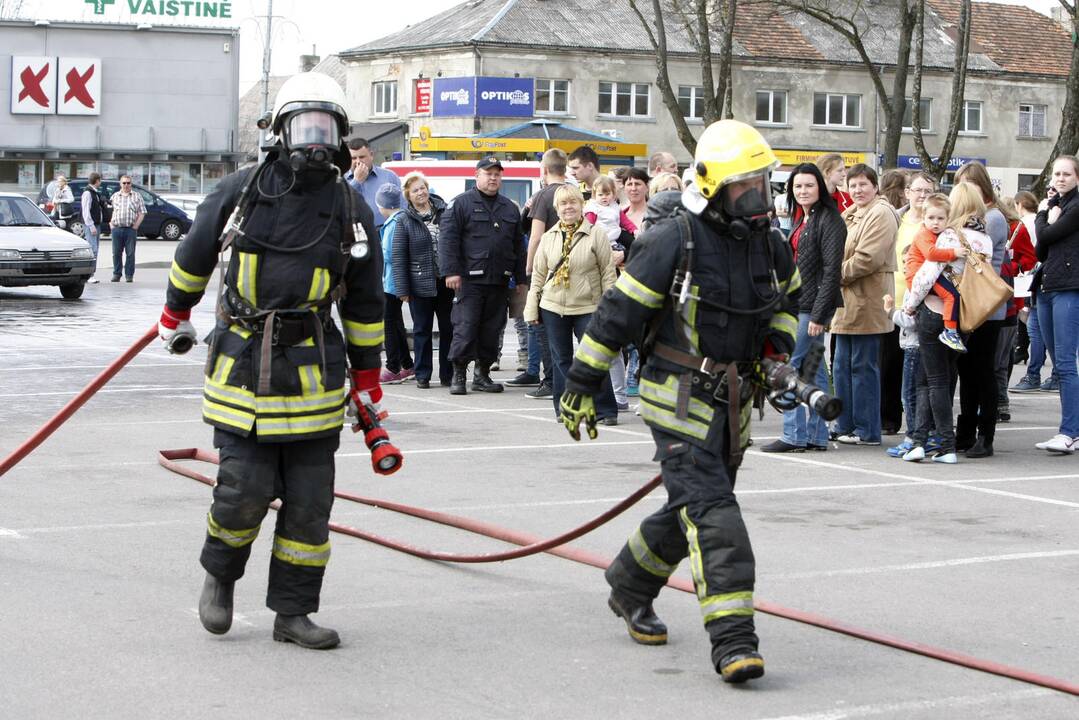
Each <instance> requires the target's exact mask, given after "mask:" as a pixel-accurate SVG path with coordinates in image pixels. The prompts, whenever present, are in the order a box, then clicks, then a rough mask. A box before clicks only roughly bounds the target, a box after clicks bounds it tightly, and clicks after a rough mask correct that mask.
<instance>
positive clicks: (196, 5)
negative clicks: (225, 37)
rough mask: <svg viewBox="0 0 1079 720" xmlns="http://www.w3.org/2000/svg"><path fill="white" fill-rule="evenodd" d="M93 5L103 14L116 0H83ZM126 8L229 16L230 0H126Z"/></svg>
mask: <svg viewBox="0 0 1079 720" xmlns="http://www.w3.org/2000/svg"><path fill="white" fill-rule="evenodd" d="M83 2H84V3H85V4H87V5H93V6H94V14H95V15H104V14H105V13H106V11H107V10H108V8H109V6H110V5H115V4H116V0H83ZM126 4H127V9H128V11H130V13H131V15H133V16H135V15H137V16H143V17H145V16H160V17H182V18H226V19H227V18H231V17H232V3H231V2H205V1H204V0H126Z"/></svg>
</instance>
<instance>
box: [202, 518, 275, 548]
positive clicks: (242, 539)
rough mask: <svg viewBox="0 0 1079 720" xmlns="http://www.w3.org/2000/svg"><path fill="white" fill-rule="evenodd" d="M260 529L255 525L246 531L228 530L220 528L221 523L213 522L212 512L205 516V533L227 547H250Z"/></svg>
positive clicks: (259, 526)
mask: <svg viewBox="0 0 1079 720" xmlns="http://www.w3.org/2000/svg"><path fill="white" fill-rule="evenodd" d="M261 527H262V526H261V525H256V526H255V527H253V528H248V529H246V530H230V529H229V528H226V527H222V525H221V523H219V522H217V521H216V520H214V515H213V513H212V512H210V513H207V514H206V532H208V533H210V535H211V537H215V538H217V539H218V540H220V541H221V542H223V543H225V544H226V545H228V546H229V547H234V548H241V547H243V546H244V545H250V544H251V543H253V542H255V538H257V537H258V536H259V529H260V528H261Z"/></svg>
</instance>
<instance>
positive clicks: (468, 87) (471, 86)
mask: <svg viewBox="0 0 1079 720" xmlns="http://www.w3.org/2000/svg"><path fill="white" fill-rule="evenodd" d="M433 108H434V113H433V114H434V115H436V116H438V117H461V116H468V117H471V116H473V115H475V114H476V78H474V77H455V78H435V92H434V102H433Z"/></svg>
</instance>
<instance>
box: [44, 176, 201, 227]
mask: <svg viewBox="0 0 1079 720" xmlns="http://www.w3.org/2000/svg"><path fill="white" fill-rule="evenodd" d="M88 182H89V181H88V180H86V179H85V178H81V179H76V180H68V183H67V184H68V185H69V186H70V187H71V193H72V194H73V195H74V196H75V202H74V203H72V210H73V211H74V215H73V216H72V217H71V219H70V220H69V221H68V223H67V229H68V230H70V231H71V232H72V233H73V234H75V235H78V236H79V237H82V193H83V191H85V190H86V184H87V183H88ZM131 187H132V192H137V193H138V194H139V195H141V196H142V202H143V204H144V205H146V218H145V219H143V221H142V224H141V225H139V235H141V236H143V237H145V238H148V239H150V240H155V239H157V238H162V239H163V240H179V239H180V237H181V236H183V235H184V234H186V233H187V231H188V230H190V229H191V218H189V217H188V216H187V213H185V212H184V211H183V210H181V209H180V208H178V207H176V206H175V205H173V204H172V203H170V202H169V201H168V200H165V199H164V198H162V197H161V196H160V195H158V194H157V193H154V192H151V191H149V190H147V189H146V188H144V187H142V186H141V185H132V186H131ZM98 192H99V193H101V196H102V199H103V200H108V198H110V197H112V196H113V193H118V192H120V181H119V180H102V181H101V186H100V187H98ZM43 203H44V205H45V207H43V208H42V209H43V210H44V211H45V212H46V214H49V215H51V214H52V208H51V207H49V205H50V204H51V203H49V202H48V193H47V192H46V190H45V188H43V189H42V191H41V194H40V195H39V196H38V204H39V205H41V204H43ZM104 234H106V235H108V234H109V227H108V225H107V224H106V225H105V228H104Z"/></svg>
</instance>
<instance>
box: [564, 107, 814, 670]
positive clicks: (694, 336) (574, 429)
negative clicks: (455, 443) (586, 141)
mask: <svg viewBox="0 0 1079 720" xmlns="http://www.w3.org/2000/svg"><path fill="white" fill-rule="evenodd" d="M777 164H778V162H777V160H776V157H775V154H774V153H773V152H772V150H771V148H770V147H769V146H768V144H767V143H766V142H765V141H764V139H763V138H762V137H761V135H760V133H758V132H757V131H756V130H754V129H753V128H751V127H749V126H748V125H745V124H743V123H740V122H737V121H734V120H722V121H720V122H717V123H715V124H713V125H711V126H709V127H708V128H707V129H706V130H705V131H704V133H703V134H702V135H701V138H700V140H699V142H698V143H697V152H696V158H695V168H694V169H695V171H696V178H695V183H694V186H693V188H691V189H690V190H687V191H686V193H685V194H684V195H683V197H682V203H681V204H682V207H680V208H677V209H676V210H674V212H672V213H671V214H670V215H669V216H667V217H665V218H662V219H660V220H659V221H657V222H656V223H655V224H654V225H652V226H650V227H649V228H648V229H646V230H645V231H644V233H642V234H641V236H640V237H639V238H638V239H637V241H636V242H634V245H633V254H632V256H631V258H630V261H629V263H628V266H627V267H626V269H625V272H623V273H622V275H621V276H620V277H619V279H618V282H617V283H615V286H614V288H612V289H611V290H610V291H608V292H607V294H606V295H605V296H604V298H603V300H602V301H601V303H600V306H599V308H598V309H597V310H596V313H595V314H594V315H593V317H592V320H591V322H590V323H589V326H588V329H587V331H586V332H585V335H584V337H583V339H582V341H581V343H580V346H579V348H578V350H577V353H576V355H575V356H574V361H573V366H572V367H571V369H570V371H569V374H568V381H567V392H566V393H565V394H563V396H562V401H561V405H562V415H563V419H564V421H565V423H566V425H567V427H568V428H569V429H570V432H571V434H573V436H574V438H575V439H577V438H578V437H579V430H578V427H579V424H580V422H581V421H587V419H588V416H589V408H590V407H591V403H590V402H588V400H586V398H589V396H591V395H594V394H595V393H596V392H598V390H599V388H600V385H601V383H602V381H603V379H604V377H606V375H607V372H608V369H609V367H610V363H611V360H612V359H613V358H614V357H615V355H616V354H617V353H618V352H620V349H621V347H622V346H623V345H626V344H628V343H630V342H637V343H638V344H639V346H640V347H641V348H642V352H643V353H644V354H646V355H647V360H645V359H644V358H642V371H641V379H640V385H639V389H640V399H641V405H640V414H641V417H643V418H644V420H645V422H646V423H647V424H648V425H649V426H650V428H651V430H652V435H653V437H654V439H655V442H656V454H655V459H656V460H658V461H659V462H660V464H661V468H662V476H663V483H664V486H665V487H666V489H667V494H668V500H667V503H666V504H665V505H664V506H663V507H662V508H661V509H660V510H659V511H657V512H656V513H654V514H653V515H651V516H649V517H648V518H646V519H645V520H644V522H643V523H642V524H641V526H640V528H639V529H638V530H637V531H636V532H634V533H633V535H632V536H631V537H630V539H629V542H628V543H627V544H626V545H625V547H624V548H623V549H622V551H621V552H620V553H619V555H618V557H617V558H616V560H615V561H614V563H613V564H612V565H611V566H610V568H609V569H608V570H607V575H606V577H607V582H608V583H609V584H610V586H611V588H612V591H611V595H610V599H609V601H608V604H609V606H610V608H611V609H612V610H613V611H614V613H615V614H616V615H618V616H620V617H621V618H622V619H623V620H624V621H625V622H626V625H627V627H628V629H629V633H630V636H631V637H632V638H633V639H634V640H636V641H637V642H639V643H643V644H650V645H661V644H663V643H665V642H666V641H667V628H666V626H665V625H664V624H663V622H662V621H661V620H660V619H659V618H658V617H656V615H655V613H654V612H653V610H652V602H653V600H654V599H655V598H656V596H657V595H658V594H659V591H660V589H661V588H662V587H663V585H664V584H665V583H666V582H667V579H668V578H669V577H670V575H671V573H673V572H674V570H675V568H676V567H677V565H678V563H679V562H680V561H681V560H682V559H683V558H686V557H689V559H690V567H691V570H692V575H693V582H694V584H695V586H696V590H697V598H698V601H699V603H700V608H701V613H702V615H703V618H704V626H705V629H706V630H707V631H708V633H709V635H710V637H711V640H712V663H713V665H714V666H715V668H716V671H717V672H719V673H720V675H722V677H723V679H724V680H725V681H727V682H735V683H737V682H744V681H746V680H749V679H752V678H756V677H760V676H761V675H763V674H764V660H763V658H762V657H761V655H760V654H759V653H758V651H757V650H758V647H757V646H758V640H757V635H756V632H755V629H754V624H753V584H754V560H753V551H752V549H751V547H750V543H749V536H748V534H747V532H746V527H745V524H744V523H743V521H742V515H741V511H740V510H739V507H738V501H737V500H736V498H735V495H734V483H735V476H736V473H737V469H738V465H739V464H740V462H741V457H742V452H743V449H744V447H745V446H746V445H747V444H748V439H749V415H750V411H751V410H752V409H753V404H754V402H753V399H754V396H755V395H757V394H758V393H757V386H758V384H759V383H761V381H762V378H761V375H760V370H759V368H758V363H759V360H760V358H761V357H762V355H776V356H778V355H781V354H783V353H789V352H791V351H792V350H793V348H794V339H795V331H796V329H797V320H796V313H797V307H798V295H799V287H800V284H801V280H800V277H799V275H798V270H797V267H796V266H795V264H794V260H793V258H792V257H791V254H790V251H789V250H788V247H787V244H786V243H785V242H784V240H783V238H782V236H781V235H779V234H778V233H777V232H776V231H773V230H771V229H770V227H769V223H768V218H767V213H768V211H769V209H771V207H772V200H771V197H770V195H771V193H770V190H769V182H768V180H769V174H770V171H771V170H772V169H773V168H774V167H775V166H776V165H777ZM642 328H643V331H642ZM593 414H594V411H593Z"/></svg>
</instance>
